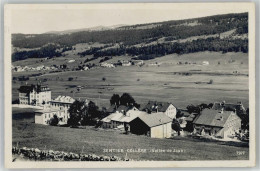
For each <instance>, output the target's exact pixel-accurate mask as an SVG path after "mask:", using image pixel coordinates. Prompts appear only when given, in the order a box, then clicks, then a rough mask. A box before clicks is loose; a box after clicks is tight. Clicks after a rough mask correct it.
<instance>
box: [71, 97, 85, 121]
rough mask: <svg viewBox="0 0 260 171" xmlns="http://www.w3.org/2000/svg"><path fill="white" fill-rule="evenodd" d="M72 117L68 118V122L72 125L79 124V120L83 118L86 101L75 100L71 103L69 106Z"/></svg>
mask: <svg viewBox="0 0 260 171" xmlns="http://www.w3.org/2000/svg"><path fill="white" fill-rule="evenodd" d="M68 111H69V113H70V118H69V120H68V124H69V125H71V126H78V125H79V121H80V120H81V118H82V115H83V111H84V102H83V101H78V100H75V101H74V103H72V104H71V106H70V108H69V110H68Z"/></svg>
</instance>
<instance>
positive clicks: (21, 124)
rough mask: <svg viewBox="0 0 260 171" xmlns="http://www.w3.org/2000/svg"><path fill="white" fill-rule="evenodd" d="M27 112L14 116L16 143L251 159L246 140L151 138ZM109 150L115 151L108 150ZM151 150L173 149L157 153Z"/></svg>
mask: <svg viewBox="0 0 260 171" xmlns="http://www.w3.org/2000/svg"><path fill="white" fill-rule="evenodd" d="M17 110H18V109H13V111H14V112H15V113H16V115H18V113H19V110H18V111H17ZM24 112H25V111H22V112H21V113H20V114H19V115H20V117H13V121H12V130H13V131H12V143H13V146H17V145H18V147H29V148H39V149H41V150H43V149H47V150H58V151H65V152H74V153H86V154H91V153H92V154H96V155H106V156H113V155H116V156H119V157H125V155H126V153H127V156H128V157H129V158H130V159H134V160H248V154H249V148H248V145H247V144H246V143H229V142H219V141H205V140H203V141H202V140H199V139H193V138H190V137H174V138H172V139H151V138H149V137H146V136H138V135H134V134H128V135H126V134H124V133H123V132H120V131H118V130H111V129H108V130H103V129H95V128H93V127H86V129H75V128H69V127H57V126H56V127H55V126H47V125H38V124H34V116H33V115H31V114H32V113H31V114H28V113H24ZM28 112H31V111H28ZM109 149H116V151H113V152H109V151H106V150H109ZM118 149H119V150H120V152H118V151H117V150H118ZM121 149H122V150H123V152H122V151H121ZM138 149H139V152H138ZM140 150H142V151H144V150H146V152H140ZM152 150H172V152H156V153H155V152H153V151H152ZM127 151H128V152H127ZM237 151H244V152H245V154H244V155H237Z"/></svg>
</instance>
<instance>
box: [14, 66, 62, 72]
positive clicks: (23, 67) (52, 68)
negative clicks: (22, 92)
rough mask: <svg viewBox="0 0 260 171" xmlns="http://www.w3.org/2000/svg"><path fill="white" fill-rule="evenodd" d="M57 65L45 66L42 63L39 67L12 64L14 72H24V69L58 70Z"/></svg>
mask: <svg viewBox="0 0 260 171" xmlns="http://www.w3.org/2000/svg"><path fill="white" fill-rule="evenodd" d="M57 69H58V68H57V67H55V66H44V65H40V66H37V67H30V66H12V71H14V72H23V71H48V70H57Z"/></svg>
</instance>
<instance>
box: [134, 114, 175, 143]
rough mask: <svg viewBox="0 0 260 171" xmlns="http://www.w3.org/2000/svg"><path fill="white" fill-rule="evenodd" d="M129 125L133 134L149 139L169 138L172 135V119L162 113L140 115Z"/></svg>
mask: <svg viewBox="0 0 260 171" xmlns="http://www.w3.org/2000/svg"><path fill="white" fill-rule="evenodd" d="M129 125H130V132H131V133H133V134H138V135H147V136H149V137H151V138H170V137H171V135H172V127H171V125H172V119H171V118H169V117H168V116H166V115H165V114H164V113H162V112H158V113H151V114H140V115H139V116H138V117H137V118H135V119H134V120H132V121H131V122H130V123H129Z"/></svg>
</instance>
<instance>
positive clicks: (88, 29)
mask: <svg viewBox="0 0 260 171" xmlns="http://www.w3.org/2000/svg"><path fill="white" fill-rule="evenodd" d="M123 26H126V25H124V24H119V25H113V26H96V27H90V28H83V29H71V30H64V31H49V32H46V33H44V34H71V33H76V32H83V31H102V30H111V29H116V28H119V27H123Z"/></svg>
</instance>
